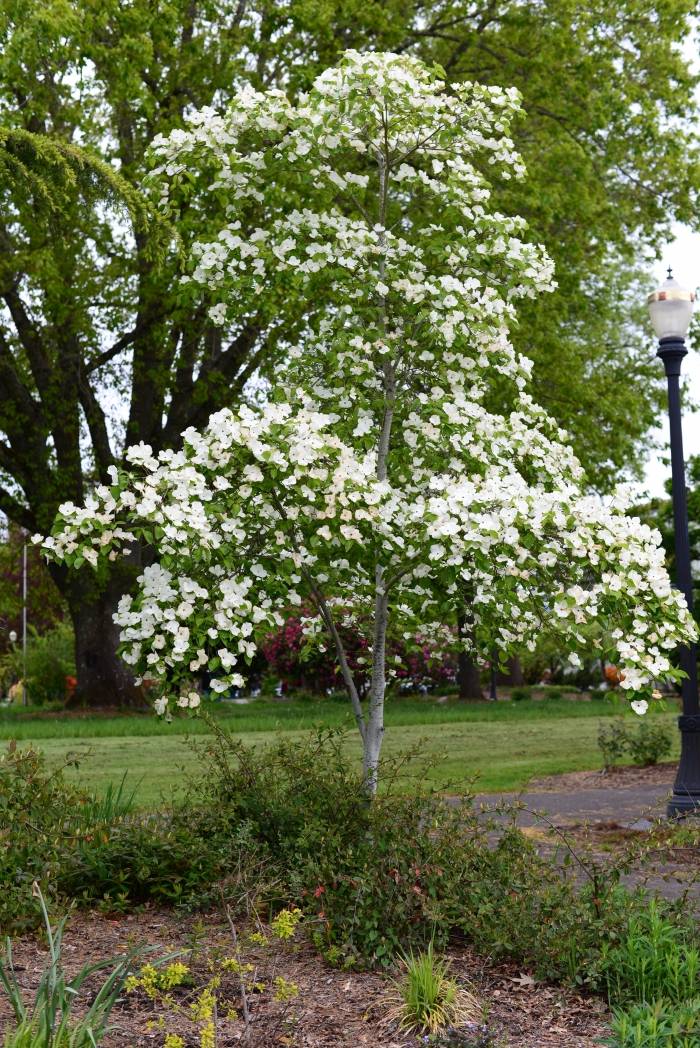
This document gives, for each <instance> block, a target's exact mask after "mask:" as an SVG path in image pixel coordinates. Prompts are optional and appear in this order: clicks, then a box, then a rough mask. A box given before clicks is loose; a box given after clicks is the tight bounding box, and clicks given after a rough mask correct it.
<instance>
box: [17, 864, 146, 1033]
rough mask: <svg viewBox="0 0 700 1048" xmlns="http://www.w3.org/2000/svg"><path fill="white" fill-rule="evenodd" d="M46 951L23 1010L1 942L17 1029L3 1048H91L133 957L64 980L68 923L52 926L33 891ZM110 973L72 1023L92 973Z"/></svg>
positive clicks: (85, 969) (85, 968)
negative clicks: (107, 970) (43, 965)
mask: <svg viewBox="0 0 700 1048" xmlns="http://www.w3.org/2000/svg"><path fill="white" fill-rule="evenodd" d="M34 894H35V896H36V898H37V899H38V902H39V905H40V907H41V913H42V917H43V923H44V930H45V933H46V940H47V943H48V948H49V960H48V963H47V966H46V968H45V969H44V972H43V974H42V976H41V979H40V981H39V986H38V987H37V989H36V992H35V995H34V1001H33V1003H32V1004H31V1006H29V1007H28V1006H27V1005H26V1004H25V1002H24V998H23V996H22V991H21V988H20V985H19V982H18V980H17V974H16V972H15V968H14V964H13V958H12V941H11V940H10V939H9V938H8V939H6V942H5V955H4V957H3V959H2V961H0V983H1V984H2V986H3V988H4V990H5V993H6V994H7V997H8V999H9V1001H10V1004H11V1005H12V1010H13V1012H14V1016H15V1020H16V1023H17V1026H16V1029H15V1030H13V1031H10V1032H8V1033H7V1034H6V1037H5V1048H95V1046H96V1045H98V1044H99V1043H100V1042H101V1041H102V1039H103V1037H104V1036H105V1034H106V1032H107V1029H108V1022H109V1017H110V1014H111V1012H112V1009H113V1008H114V1005H115V1004H116V1002H117V998H118V997H119V994H120V993H121V991H122V987H123V986H124V983H125V981H126V979H127V976H128V975H129V972H130V970H131V967H132V964H133V961H134V957H135V954H134V953H130V954H127V955H124V956H122V957H117V958H113V959H111V960H104V961H98V962H97V963H95V964H88V965H84V966H83V968H81V970H80V972H79V973H78V975H76V976H75V977H74V978H73V979H70V980H68V979H67V978H66V975H65V973H64V971H63V964H62V947H63V930H64V927H65V923H66V918H65V917H63V918H62V919H61V920H60V921H59V922H58V924H57V925H56V926H55V927H52V926H51V921H50V920H49V915H48V911H47V909H46V903H45V901H44V897H43V894H42V892H41V890H40V888H39V887H38V885H35V888H34ZM105 968H111V969H112V970H111V972H110V974H109V975H108V976H107V978H106V979H105V981H104V982H103V983H102V986H101V987H100V989H99V990H98V991H97V993H96V994H94V995H91V1001H90V1005H89V1007H88V1008H87V1011H86V1012H85V1013H84V1014H83V1015H82V1016H81V1018H80V1019H76V1018H74V1015H73V1007H74V1004H75V1002H76V999H77V997H78V994H79V993H80V990H81V987H82V986H83V984H84V983H85V981H86V980H87V979H88V978H89V977H90V976H91V975H93V974H95V972H98V971H102V970H103V969H105Z"/></svg>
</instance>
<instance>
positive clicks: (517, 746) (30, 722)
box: [0, 699, 676, 807]
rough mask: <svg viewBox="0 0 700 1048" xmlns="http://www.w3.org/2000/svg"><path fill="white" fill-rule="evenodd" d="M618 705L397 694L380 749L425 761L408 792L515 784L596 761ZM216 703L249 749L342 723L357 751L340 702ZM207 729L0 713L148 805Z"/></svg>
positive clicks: (23, 732)
mask: <svg viewBox="0 0 700 1048" xmlns="http://www.w3.org/2000/svg"><path fill="white" fill-rule="evenodd" d="M622 708H624V707H621V706H619V705H617V704H616V703H613V702H611V701H609V700H606V701H604V702H569V701H567V700H558V701H551V702H536V701H524V702H519V703H515V702H512V703H511V702H503V703H496V704H494V703H474V704H461V703H457V702H450V703H448V704H445V705H437V704H435V702H434V701H430V700H427V701H420V700H411V699H402V700H398V701H395V702H393V703H389V704H388V706H387V717H386V722H387V733H386V742H385V753H386V755H387V756H389V757H391V756H396V755H397V754H399V753H400V752H402V751H405V750H409V749H414V750H416V751H418V752H420V754H421V755H422V757H423V758H424V759H425V760H426V761H427V762H428V765H429V766H428V768H427V770H425V769H424V768H423V767H421V770H420V771H414V772H412V771H411V768H410V765H409V766H408V768H407V770H406V771H405V772H404V776H403V781H404V783H405V786H406V789H410V788H411V782H412V774H414V775H415V774H419V775H420V777H421V778H427V779H428V781H430V782H431V783H432V784H433V785H435V786H436V787H438V788H440V789H444V790H450V789H458V788H459V787H460V784H463V783H464V781H465V780H467V779H471V778H476V779H477V788H478V789H479V790H480V791H484V792H488V791H494V790H514V789H519V788H520V787H522V786H525V785H526V784H527V782H528V781H529V780H530V779H531V778H533V777H538V776H541V775H548V774H555V773H558V772H565V771H576V770H582V769H586V768H595V767H599V766H600V753H599V751H598V747H597V743H596V736H597V731H598V721H599V719H600V718H601V717H610V716H614V715H615V714H617V713H619V712H620V710H621V709H622ZM214 710H215V712H216V716H217V718H219V719H220V720H221V721H222V723H225V724H226V725H227V726H228V727H229V728H230V729H231V730H233V731H234V732H235V733H236V734H240V735H241V737H242V738H244V739H245V741H246V742H247V743H249V744H250V745H254V746H264V745H265V744H266V743H269V742H270V741H271V740H272V739H273V738H279V736H280V735H283V736H287V737H289V738H290V739H291V738H294V737H295V736H296V735H298V734H299V733H301V732H303V731H308V730H312V729H314V728H317V727H324V726H325V727H337V728H342V727H345V728H347V729H348V737H347V742H346V745H347V747H348V749H349V751H350V752H351V753H353V754H355V755H357V756H358V757H359V743H358V740H357V739H356V737H355V731H356V729H355V728H354V724H353V721H352V718H351V716H350V715H349V712H348V710H347V709H346V707H345V706H344V705H343V704H342V703H339V702H335V701H333V702H329V701H324V702H318V703H314V702H308V703H296V702H295V703H292V702H290V703H279V702H269V701H265V702H258V703H255V704H252V705H251V706H233V707H226V706H224V707H222V706H216V707H214ZM628 716H630V717H632V716H633V715H632V714H628ZM653 716H655V717H656V716H659V717H662V718H664V719H666V720H667V721H668V722H672V721H673V718H674V714H672V713H671V712H666V713H658V714H657V713H655V714H653ZM208 731H209V728H208V726H207V724H206V722H205V721H204V720H201V719H182V720H180V719H178V720H175V721H173V722H172V723H171V724H166V723H165V722H163V721H159V720H157V719H156V718H155V717H154V716H153V715H152V714H131V715H127V716H95V715H92V716H90V715H86V716H84V717H81V716H75V715H73V716H71V717H69V718H58V717H45V716H43V717H42V716H40V715H39V716H37V715H36V714H35V715H33V716H32V715H31V714H30V713H29V712H24V711H21V710H20V711H16V710H12V711H10V710H6V711H3V712H2V714H0V738H5V739H8V740H9V739H12V738H14V739H17V741H18V742H20V743H35V744H36V745H37V746H39V747H40V748H41V749H42V750H44V751H45V753H46V754H47V757H48V760H49V762H50V764H51V765H52V766H55V767H57V766H59V765H61V764H64V763H65V762H66V761H69V760H76V761H78V762H79V764H78V767H69V768H68V769H67V775H68V776H69V777H70V778H72V779H74V780H77V781H79V782H81V783H83V784H84V785H85V786H87V787H88V788H90V789H94V790H96V791H98V792H101V791H103V790H104V789H105V788H106V786H107V785H108V784H109V783H110V782H114V781H118V780H119V779H120V778H121V776H122V775H123V773H124V771H125V770H126V771H128V773H129V774H128V779H129V781H130V782H132V783H134V784H135V783H136V782H137V781H139V786H138V790H137V800H138V803H139V804H140V805H143V806H148V807H153V806H156V805H158V804H160V803H162V802H163V801H164V800H167V799H168V798H170V797H172V796H173V793H174V794H176V795H178V794H182V791H183V790H184V789H185V788H187V787H186V784H187V780H188V775H189V773H190V772H192V771H193V770H194V769H195V768H196V763H197V757H196V753H195V747H196V743H197V741H199V742H200V743H201V742H204V741H205V740H204V739H203V738H201V736H203V735H205V734H206V733H207V732H208ZM675 734H676V733H674V736H675ZM197 737H199V740H198V739H197ZM674 752H675V751H674ZM422 765H423V761H421V766H422ZM309 773H310V774H313V769H309Z"/></svg>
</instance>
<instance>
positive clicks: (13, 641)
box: [8, 630, 17, 644]
mask: <svg viewBox="0 0 700 1048" xmlns="http://www.w3.org/2000/svg"><path fill="white" fill-rule="evenodd" d="M8 637H9V638H10V644H16V642H17V634H16V633H15V631H14V630H10V632H9V633H8Z"/></svg>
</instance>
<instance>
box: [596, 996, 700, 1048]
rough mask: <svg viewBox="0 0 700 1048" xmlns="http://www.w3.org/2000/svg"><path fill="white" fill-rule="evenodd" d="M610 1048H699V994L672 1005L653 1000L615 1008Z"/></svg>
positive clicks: (607, 1043)
mask: <svg viewBox="0 0 700 1048" xmlns="http://www.w3.org/2000/svg"><path fill="white" fill-rule="evenodd" d="M611 1027H612V1037H610V1038H609V1039H606V1040H605V1041H603V1042H602V1043H603V1044H606V1045H608V1048H697V1046H698V1045H699V1044H700V997H695V998H693V999H692V1000H688V1001H684V1002H683V1003H682V1004H670V1003H669V1002H667V1001H663V1000H662V1001H654V1002H652V1003H650V1004H636V1005H632V1006H631V1007H629V1008H626V1009H621V1008H618V1009H615V1010H614V1011H613V1018H612V1023H611Z"/></svg>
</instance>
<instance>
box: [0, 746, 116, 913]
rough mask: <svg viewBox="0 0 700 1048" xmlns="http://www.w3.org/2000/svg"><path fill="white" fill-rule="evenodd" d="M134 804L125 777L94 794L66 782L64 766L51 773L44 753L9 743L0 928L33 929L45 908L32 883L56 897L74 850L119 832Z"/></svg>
mask: <svg viewBox="0 0 700 1048" xmlns="http://www.w3.org/2000/svg"><path fill="white" fill-rule="evenodd" d="M132 806H133V794H129V792H128V791H127V790H126V788H125V779H122V782H121V783H120V784H119V786H117V787H110V788H109V789H108V790H107V791H106V793H105V795H104V796H102V797H100V798H96V797H94V796H93V795H91V794H88V793H85V792H84V791H82V790H79V789H77V788H76V787H75V786H72V785H70V784H69V783H67V782H66V781H65V778H64V775H63V771H62V769H58V770H57V771H53V772H50V771H49V770H48V769H47V768H46V765H45V760H44V756H43V754H42V753H40V752H38V751H37V750H34V749H31V748H30V747H27V748H22V749H18V748H17V746H16V744H15V743H10V745H9V746H8V748H7V749H6V750H5V752H4V753H3V754H2V755H1V756H0V837H2V838H3V839H2V846H0V884H2V888H3V890H2V892H1V893H0V928H3V929H4V930H5V931H13V932H15V931H23V930H25V929H28V928H31V927H34V926H35V925H36V924H37V922H39V921H40V920H41V911H40V907H39V905H38V903H37V900H36V897H34V896H33V894H32V890H31V888H32V885H33V883H34V882H35V881H36V882H37V883H38V884H39V886H40V888H41V889H42V891H43V892H44V893H45V894H47V895H49V896H53V895H54V894H55V892H56V889H57V887H58V888H60V884H61V878H62V876H63V874H64V871H65V870H67V869H68V868H69V866H70V862H71V859H72V856H73V855H74V854H75V852H76V851H78V852H79V851H80V849H81V848H83V847H84V848H86V849H87V850H88V851H89V850H90V849H98V848H99V846H100V843H101V842H103V841H104V840H107V839H108V838H109V835H110V834H112V833H117V834H118V833H119V830H120V828H121V827H122V826H123V824H124V823H125V821H126V818H127V816H128V814H129V812H130V810H131V808H132ZM3 827H4V828H5V829H4V830H3V829H2V828H3Z"/></svg>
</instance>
